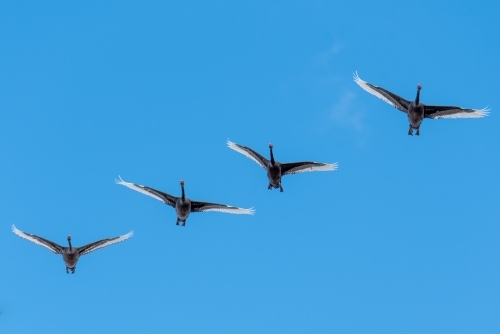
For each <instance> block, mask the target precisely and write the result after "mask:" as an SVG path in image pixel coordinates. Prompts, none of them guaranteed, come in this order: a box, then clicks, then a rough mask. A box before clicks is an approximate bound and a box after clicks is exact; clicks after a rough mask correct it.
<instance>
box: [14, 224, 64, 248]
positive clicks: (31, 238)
mask: <svg viewBox="0 0 500 334" xmlns="http://www.w3.org/2000/svg"><path fill="white" fill-rule="evenodd" d="M12 232H14V233H15V234H17V235H18V236H20V237H21V238H23V239H26V240H28V241H31V242H33V243H35V244H37V245H39V246H42V247H45V248H47V249H48V250H50V251H51V252H53V253H56V254H61V253H62V251H63V249H64V247H62V246H60V245H58V244H56V243H55V242H52V241H50V240H47V239H44V238H42V237H39V236H37V235H34V234H29V233H25V232H23V231H21V230H18V229H17V228H16V227H15V226H14V224H12Z"/></svg>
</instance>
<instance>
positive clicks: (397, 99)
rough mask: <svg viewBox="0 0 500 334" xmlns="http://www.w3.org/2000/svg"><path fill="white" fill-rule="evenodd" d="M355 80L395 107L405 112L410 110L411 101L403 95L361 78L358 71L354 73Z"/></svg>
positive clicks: (369, 91)
mask: <svg viewBox="0 0 500 334" xmlns="http://www.w3.org/2000/svg"><path fill="white" fill-rule="evenodd" d="M354 82H355V83H357V84H358V85H359V86H360V87H361V88H363V89H364V90H366V91H367V92H368V93H370V94H372V95H375V96H376V97H378V98H379V99H382V100H383V101H385V102H387V103H389V104H390V105H391V106H393V107H394V108H397V109H399V110H401V111H403V112H405V113H406V112H407V111H408V106H409V105H410V102H409V101H407V100H405V99H403V98H402V97H401V96H398V95H396V94H394V93H391V92H389V91H388V90H386V89H384V88H382V87H378V86H375V85H372V84H371V83H368V82H366V81H363V80H361V78H360V77H359V76H358V72H356V73H355V74H354Z"/></svg>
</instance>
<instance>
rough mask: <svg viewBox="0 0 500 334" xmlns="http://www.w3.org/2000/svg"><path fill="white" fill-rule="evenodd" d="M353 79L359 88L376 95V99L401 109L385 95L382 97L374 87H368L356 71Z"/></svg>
mask: <svg viewBox="0 0 500 334" xmlns="http://www.w3.org/2000/svg"><path fill="white" fill-rule="evenodd" d="M353 78H354V82H355V83H357V84H358V85H359V87H361V88H363V89H364V90H366V91H367V92H368V93H370V94H372V95H375V96H376V97H378V98H379V99H381V100H383V101H384V102H386V103H388V104H390V105H391V106H393V107H394V108H397V109H400V108H399V106H396V105H395V104H394V103H393V102H392V101H391V100H389V99H388V98H386V97H385V96H384V95H382V94H381V93H380V92H378V91H377V90H375V89H373V88H372V87H370V86H369V85H367V82H366V81H364V80H361V78H360V77H359V76H358V72H357V71H356V73H354V74H353ZM400 110H401V109H400Z"/></svg>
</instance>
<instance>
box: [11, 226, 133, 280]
mask: <svg viewBox="0 0 500 334" xmlns="http://www.w3.org/2000/svg"><path fill="white" fill-rule="evenodd" d="M12 232H14V233H15V234H17V235H18V236H20V237H21V238H23V239H26V240H28V241H31V242H33V243H35V244H37V245H39V246H42V247H45V248H47V249H48V250H50V251H52V252H54V253H56V254H62V257H63V260H64V262H65V263H66V273H69V272H68V269H70V270H71V273H72V274H74V273H75V269H76V263H77V262H78V259H79V258H80V256H82V255H86V254H88V253H90V252H93V251H95V250H98V249H99V248H104V247H106V246H109V245H112V244H116V243H118V242H122V241H124V240H127V239H128V238H130V237H131V236H133V235H134V232H133V231H130V232H129V233H127V234H125V235H122V236H119V237H114V238H108V239H102V240H99V241H96V242H92V243H90V244H88V245H85V246H82V247H73V246H72V245H71V236H70V235H68V244H69V247H63V246H60V245H58V244H56V243H55V242H52V241H50V240H47V239H44V238H42V237H39V236H36V235H34V234H29V233H25V232H23V231H21V230H18V229H17V228H16V227H15V226H14V225H12Z"/></svg>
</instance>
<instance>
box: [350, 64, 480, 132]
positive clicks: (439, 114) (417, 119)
mask: <svg viewBox="0 0 500 334" xmlns="http://www.w3.org/2000/svg"><path fill="white" fill-rule="evenodd" d="M353 76H354V82H356V83H357V84H358V85H359V86H360V87H361V88H363V89H364V90H366V91H367V92H368V93H370V94H372V95H375V96H376V97H378V98H379V99H382V100H383V101H385V102H387V103H389V104H390V105H391V106H393V107H395V108H397V109H399V110H401V111H402V112H404V113H406V114H407V115H408V120H409V121H410V129H409V130H408V134H409V135H411V136H413V129H415V130H417V132H416V133H415V134H416V135H417V136H419V135H420V125H421V124H422V121H423V120H424V118H435V119H437V118H481V117H484V116H488V114H489V109H488V107H486V108H483V109H464V108H461V107H451V106H428V105H424V104H423V103H420V90H421V89H422V85H420V84H418V85H417V96H416V97H415V101H411V102H410V101H407V100H405V99H403V98H402V97H400V96H397V95H396V94H394V93H391V92H389V91H388V90H386V89H384V88H382V87H378V86H375V85H372V84H370V83H368V82H366V81H363V80H361V78H360V77H359V76H358V72H356V73H354V75H353Z"/></svg>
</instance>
